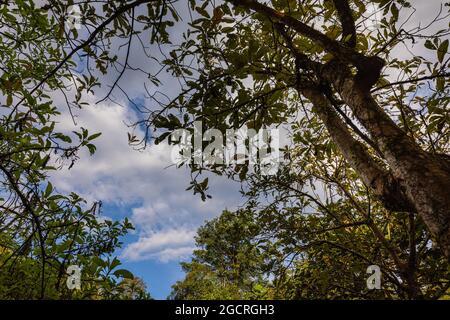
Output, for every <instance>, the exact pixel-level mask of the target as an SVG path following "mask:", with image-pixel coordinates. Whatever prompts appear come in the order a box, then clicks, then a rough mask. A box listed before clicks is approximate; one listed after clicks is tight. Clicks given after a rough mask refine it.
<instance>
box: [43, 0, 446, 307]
mask: <svg viewBox="0 0 450 320" xmlns="http://www.w3.org/2000/svg"><path fill="white" fill-rule="evenodd" d="M412 2H413V3H416V5H417V7H418V10H417V12H416V14H415V16H414V18H413V20H412V21H410V22H409V23H417V22H418V21H422V23H423V24H425V23H426V21H429V20H430V19H431V18H432V16H433V15H434V14H435V13H436V10H437V8H438V5H439V4H440V3H442V2H441V1H440V0H429V1H412ZM179 9H180V11H181V12H180V13H183V10H185V9H183V7H181V8H179ZM183 29H184V26H183V25H182V24H181V25H179V26H177V27H176V28H175V29H173V30H172V37H173V39H175V40H174V41H176V39H177V38H178V39H179V37H180V35H181V33H182V31H183ZM120 44H123V42H122V43H121V42H118V43H117V45H120ZM149 50H152V48H150V49H149ZM120 52H123V51H120ZM120 52H119V57H123V54H122V55H121V54H120ZM404 52H405V51H404V49H401V48H400V49H399V51H398V52H397V53H398V54H399V55H402V54H403V53H404ZM423 54H427V53H426V52H424V53H423ZM83 63H84V62H83V61H79V66H78V69H79V70H78V71H79V72H83V69H84V67H83V66H84V64H83ZM130 64H131V65H132V66H133V67H141V68H143V69H145V70H148V71H155V68H156V66H154V65H152V63H151V62H150V61H149V60H148V59H147V58H146V57H145V55H144V54H143V51H142V48H140V45H139V44H138V41H135V42H134V43H133V46H132V50H131V55H130ZM116 77H117V73H115V72H111V73H110V74H108V75H107V77H106V78H105V77H103V78H102V83H103V85H102V88H101V89H100V90H97V91H96V94H95V95H93V96H90V97H88V99H89V102H90V105H89V106H88V107H86V108H85V109H83V110H80V111H78V112H76V126H77V127H85V128H88V129H89V131H90V132H92V133H93V132H102V135H101V137H100V138H98V139H97V140H96V146H97V153H96V154H95V155H94V156H89V155H88V154H87V153H83V154H81V157H80V160H79V161H78V162H76V164H75V165H74V166H73V168H72V169H70V170H68V169H67V168H65V169H64V170H62V171H59V172H56V173H54V174H53V176H52V177H51V179H52V182H53V184H54V185H55V186H56V187H57V189H58V190H59V191H60V192H70V191H75V192H78V193H79V194H80V195H82V196H84V197H85V198H86V199H87V200H89V201H98V200H101V201H102V202H103V214H104V215H105V216H107V217H110V218H112V219H122V218H124V217H129V218H130V219H131V221H132V222H133V224H134V225H135V227H136V230H135V231H134V232H132V233H131V234H129V235H128V236H126V238H125V239H124V242H125V244H124V247H123V249H122V250H120V251H119V252H118V253H117V254H118V255H120V256H121V258H122V261H123V263H124V266H125V267H126V268H128V269H130V270H131V271H132V272H134V273H135V274H136V275H137V276H140V277H142V278H143V279H144V280H145V281H146V283H147V285H148V287H149V290H150V293H151V294H152V296H153V297H155V298H159V299H164V298H166V297H167V295H168V294H169V293H170V286H171V285H172V284H173V283H175V281H176V280H179V279H181V278H182V277H183V273H182V272H181V270H180V267H179V262H180V261H182V260H186V259H189V256H190V254H191V253H192V250H193V248H194V241H193V237H194V235H195V232H196V229H197V228H198V227H199V226H200V225H201V224H203V223H204V221H205V220H207V219H211V218H213V217H215V216H217V215H219V214H220V213H221V211H222V210H223V209H225V208H228V209H235V208H236V207H238V206H239V205H241V204H242V202H243V200H242V198H241V196H240V194H239V188H240V186H239V185H238V184H236V183H235V182H231V181H228V180H226V179H225V178H220V177H217V176H215V177H211V178H210V190H211V192H210V194H211V195H212V196H213V198H212V199H210V200H208V201H206V202H203V201H201V199H200V197H198V196H194V195H193V194H192V192H190V191H185V189H186V187H187V186H188V184H189V172H188V171H187V170H186V169H183V168H181V169H176V168H175V167H173V166H171V165H172V162H171V158H170V153H171V149H170V147H169V146H168V145H167V144H165V143H162V144H160V145H151V146H149V147H148V148H147V149H146V150H145V151H136V150H133V149H132V148H131V147H130V146H129V145H128V138H127V133H128V132H130V128H129V127H128V126H127V124H129V123H132V122H134V121H136V120H137V119H138V118H139V117H140V115H139V114H138V113H137V112H136V111H135V109H134V108H133V107H132V106H131V105H130V103H129V102H128V101H127V100H126V99H125V97H124V96H123V95H121V94H120V92H116V93H114V94H113V96H114V98H115V101H117V102H119V103H120V105H118V104H114V103H112V102H111V101H108V100H105V101H104V102H101V103H96V102H97V101H98V100H100V99H101V98H102V97H104V95H105V93H106V92H107V91H108V89H109V87H108V85H111V84H112V83H113V82H114V80H115V78H116ZM145 80H146V78H145V75H143V74H140V73H139V72H132V71H127V72H126V73H125V74H124V76H123V77H122V79H121V80H120V82H119V84H120V86H121V87H122V89H124V91H125V92H127V94H128V96H130V97H131V98H132V99H134V101H137V102H138V103H139V104H143V105H145V106H147V107H149V108H152V105H151V101H148V100H146V99H144V88H143V82H144V81H145ZM147 82H148V81H147ZM174 87H177V84H176V82H174V80H173V79H172V80H171V79H170V78H169V77H166V78H165V79H164V86H162V87H161V88H159V90H161V91H163V92H165V93H167V94H169V95H170V94H171V93H172V94H173V91H174ZM150 90H156V88H151V87H150ZM55 101H56V104H57V105H59V106H60V109H61V111H62V115H61V117H60V118H59V119H58V126H59V128H60V129H61V130H62V131H66V132H70V131H72V130H73V129H74V126H75V125H74V123H73V121H72V118H71V117H70V115H69V113H68V112H67V108H66V107H65V104H64V101H63V99H62V98H61V97H58V96H56V97H55ZM138 130H139V129H138ZM136 133H137V134H138V135H139V134H141V135H142V134H143V132H136Z"/></svg>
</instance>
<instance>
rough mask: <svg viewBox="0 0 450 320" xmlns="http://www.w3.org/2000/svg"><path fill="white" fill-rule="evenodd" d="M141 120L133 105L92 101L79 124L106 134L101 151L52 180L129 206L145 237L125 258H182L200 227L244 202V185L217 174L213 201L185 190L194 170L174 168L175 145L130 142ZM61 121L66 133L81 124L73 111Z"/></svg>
mask: <svg viewBox="0 0 450 320" xmlns="http://www.w3.org/2000/svg"><path fill="white" fill-rule="evenodd" d="M93 98H94V97H93ZM93 100H94V99H93ZM135 120H136V116H135V114H134V113H133V111H131V109H127V108H123V107H120V106H117V105H112V104H106V103H102V104H98V105H95V104H94V103H92V105H91V106H89V107H87V108H85V109H83V110H81V111H79V113H78V115H77V118H76V122H77V127H78V128H79V127H84V128H87V129H89V131H90V133H91V134H92V133H94V132H102V135H101V136H100V137H99V138H98V139H96V140H95V142H94V143H95V145H96V146H97V152H96V153H95V154H94V155H93V156H90V155H89V154H88V152H87V151H84V152H83V153H81V154H80V159H79V160H78V161H77V162H76V163H75V165H74V166H73V167H72V169H70V170H67V168H65V169H63V170H61V171H58V172H55V173H54V174H53V175H52V176H51V180H52V183H53V184H54V185H55V187H56V188H57V189H58V190H59V191H60V192H71V191H75V192H77V193H79V194H80V195H82V196H83V197H84V198H86V199H87V200H88V201H96V200H101V201H103V202H104V203H108V204H114V205H117V206H122V207H125V208H126V210H127V211H128V212H129V213H128V214H127V216H128V217H130V218H131V221H132V222H133V224H134V225H135V227H136V229H137V230H136V232H137V234H138V236H139V239H138V240H137V242H135V243H131V244H129V245H128V247H126V248H125V249H124V253H123V256H124V258H126V259H130V260H142V259H157V260H160V261H164V262H166V261H170V260H179V259H182V258H183V257H186V255H189V254H190V253H191V252H192V250H193V247H194V245H193V236H194V234H195V230H196V229H197V228H198V227H199V226H200V225H201V224H202V223H203V222H204V221H205V220H206V219H211V218H212V217H214V216H216V215H218V214H220V213H221V211H222V210H223V209H225V208H226V207H228V208H230V209H232V208H234V207H235V206H237V205H238V204H239V202H240V200H239V199H240V195H239V193H238V191H237V189H238V188H237V186H236V185H235V183H232V182H230V181H228V180H226V178H220V177H215V178H210V183H211V192H212V195H213V199H211V200H208V201H207V202H203V201H201V199H200V197H199V196H194V195H193V194H192V193H191V192H190V191H185V189H186V187H187V186H188V184H189V172H188V170H187V169H176V168H175V167H169V166H170V165H171V164H172V163H171V160H170V153H171V152H170V151H171V149H170V148H171V147H170V146H169V145H167V144H164V143H162V144H159V145H151V146H149V147H148V149H147V150H145V151H142V152H140V151H136V150H133V149H132V148H131V147H130V146H129V145H128V139H127V132H128V130H129V128H128V127H127V125H126V124H125V123H131V122H133V121H135ZM58 121H59V123H58V125H57V129H59V130H61V131H64V132H71V131H72V130H74V129H75V128H76V127H75V125H74V124H73V121H72V119H71V117H70V115H69V113H68V112H64V113H63V114H62V116H61V117H60V118H59V119H58ZM137 134H142V132H137ZM106 214H108V213H107V212H106Z"/></svg>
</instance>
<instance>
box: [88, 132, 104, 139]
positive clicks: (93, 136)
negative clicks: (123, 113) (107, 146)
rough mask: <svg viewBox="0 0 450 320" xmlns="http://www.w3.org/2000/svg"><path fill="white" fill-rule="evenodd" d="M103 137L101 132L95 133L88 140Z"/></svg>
mask: <svg viewBox="0 0 450 320" xmlns="http://www.w3.org/2000/svg"><path fill="white" fill-rule="evenodd" d="M101 135H102V133H101V132H98V133H94V134H93V135H91V136H90V137H89V138H87V139H88V140H89V141H91V140H94V139H97V138H98V137H100V136H101Z"/></svg>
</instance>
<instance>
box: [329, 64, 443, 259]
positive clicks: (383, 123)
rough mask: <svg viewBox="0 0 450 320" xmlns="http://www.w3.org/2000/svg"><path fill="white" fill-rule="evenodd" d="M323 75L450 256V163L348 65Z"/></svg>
mask: <svg viewBox="0 0 450 320" xmlns="http://www.w3.org/2000/svg"><path fill="white" fill-rule="evenodd" d="M323 76H324V77H325V78H326V79H327V80H329V81H330V82H331V83H333V84H334V87H335V90H336V91H337V92H338V93H339V94H340V96H341V98H342V99H343V100H344V102H345V103H346V104H347V105H348V106H349V107H350V108H351V110H352V112H353V114H354V115H355V117H356V118H357V119H358V121H359V122H360V123H361V124H362V125H363V126H364V127H365V128H366V129H367V131H368V132H369V133H370V135H371V137H372V139H373V140H374V141H375V142H376V143H377V145H378V147H379V149H380V150H381V152H382V153H383V155H384V158H385V159H386V161H387V163H388V164H389V167H390V169H391V170H392V174H393V176H394V178H395V179H396V180H397V181H398V183H399V185H400V186H401V188H402V189H403V190H404V191H405V193H406V195H407V197H408V198H409V200H410V201H411V202H412V203H413V204H414V206H415V208H416V209H417V212H418V213H419V215H420V216H421V218H422V219H423V221H424V222H425V224H426V225H427V227H428V228H429V230H430V232H431V233H432V235H433V236H434V238H435V240H436V241H437V243H438V244H439V245H440V247H441V249H442V251H443V252H444V254H445V256H446V257H447V258H448V259H450V172H449V170H448V164H447V163H446V162H445V161H443V160H441V159H439V158H438V157H436V156H434V155H432V154H429V153H427V152H425V151H424V150H422V149H421V148H420V147H419V146H418V145H417V144H416V143H415V142H414V140H413V139H412V138H411V137H409V136H408V135H407V134H406V133H405V132H404V131H403V130H402V129H401V128H399V127H398V126H397V125H396V124H395V123H394V121H393V120H392V119H391V118H390V117H389V116H388V115H387V114H386V112H384V110H383V109H382V108H381V107H380V106H379V105H378V104H377V102H376V101H375V100H374V98H373V97H372V95H371V94H370V92H369V90H367V88H365V87H364V86H360V84H359V82H358V80H357V79H356V78H355V77H354V76H353V75H352V74H351V72H350V70H349V69H348V67H346V66H342V65H338V64H332V65H329V66H327V67H326V68H325V69H324V70H323Z"/></svg>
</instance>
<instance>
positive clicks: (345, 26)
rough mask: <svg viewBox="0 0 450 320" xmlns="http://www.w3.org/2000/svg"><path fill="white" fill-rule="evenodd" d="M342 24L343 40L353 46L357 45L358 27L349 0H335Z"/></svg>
mask: <svg viewBox="0 0 450 320" xmlns="http://www.w3.org/2000/svg"><path fill="white" fill-rule="evenodd" d="M333 2H334V6H335V8H336V10H337V13H338V16H339V20H340V21H341V25H342V40H343V41H344V42H345V44H346V45H348V46H349V47H351V48H354V47H355V46H356V28H355V21H354V19H353V15H352V9H350V5H349V3H348V0H333Z"/></svg>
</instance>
